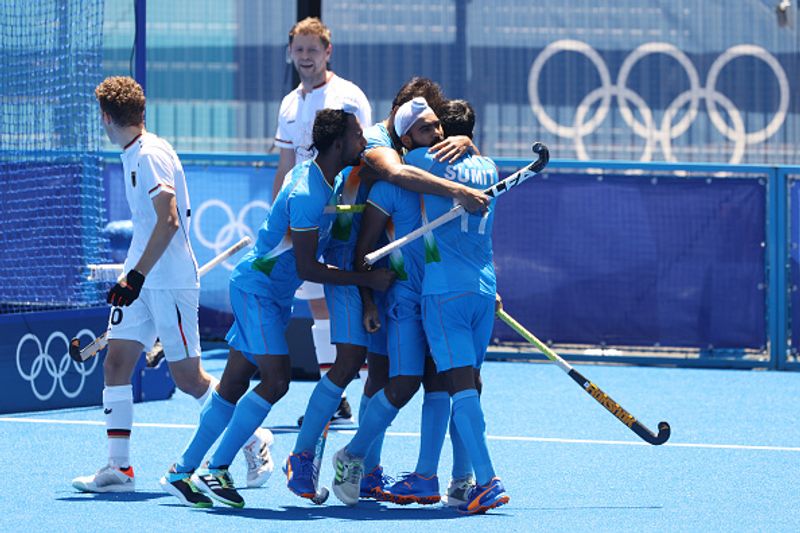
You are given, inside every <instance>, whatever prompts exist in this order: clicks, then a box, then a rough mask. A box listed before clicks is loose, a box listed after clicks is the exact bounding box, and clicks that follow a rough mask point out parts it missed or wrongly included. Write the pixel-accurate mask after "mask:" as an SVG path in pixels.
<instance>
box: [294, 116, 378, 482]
mask: <svg viewBox="0 0 800 533" xmlns="http://www.w3.org/2000/svg"><path fill="white" fill-rule="evenodd" d="M350 117H351V119H352V120H350V121H349V122H348V129H347V132H346V133H345V135H344V138H345V141H346V146H347V148H346V149H344V150H343V151H342V152H341V154H340V157H341V159H340V160H338V161H336V160H331V158H329V157H322V156H318V158H317V162H318V164H319V166H320V168H322V169H323V171H325V170H327V169H328V168H341V167H340V165H354V164H357V163H358V161H359V157H360V154H361V153H362V152H363V150H364V146H365V144H366V141H365V139H364V137H363V132H362V130H361V128H360V126H359V124H358V121H357V119H355V117H354V116H353V115H350ZM315 127H316V126H315ZM317 241H318V232H317V231H316V230H314V229H310V230H309V231H302V232H296V233H295V234H293V242H294V247H295V254H296V257H297V274H298V276H299V277H300V278H301V279H303V280H307V281H314V282H318V283H324V284H326V285H356V286H364V287H369V288H373V289H376V290H380V291H382V290H385V289H386V288H388V287H389V285H391V283H392V282H393V281H394V273H393V272H391V271H389V270H387V269H376V270H373V271H369V272H356V271H347V270H343V269H340V268H337V267H336V266H334V265H331V264H325V263H321V262H320V261H319V260H318V259H317V257H318V256H319V255H320V254H319V251H318V248H317V246H316V242H317ZM343 348H346V349H343ZM365 354H366V346H358V345H355V344H345V345H342V344H340V343H337V358H336V362H335V363H334V364H333V366H332V367H331V369H330V370H329V371H328V373H327V374H326V375H324V376H323V377H322V379H321V380H320V381H319V383H318V384H317V386H316V387H315V388H314V392H313V393H312V395H311V398H310V399H309V403H308V407H307V409H306V412H305V415H304V420H303V425H302V427H301V430H300V433H299V434H298V437H297V441H296V443H295V447H294V449H293V452H292V454H290V456H289V457H288V459H287V461H286V467H285V471H286V474H287V486H288V488H289V489H290V490H291V491H292V492H294V493H295V494H297V495H298V496H301V497H304V498H313V497H314V494H315V490H316V482H317V477H316V476H317V474H318V473H317V472H316V471H315V468H314V467H313V460H314V453H315V447H316V443H317V440H318V438H319V435H321V434H322V432H323V431H324V427H325V424H326V423H327V422H328V420H330V417H331V414H332V413H333V412H334V411H335V409H336V407H337V406H338V404H339V399H340V397H341V394H342V392H343V390H344V387H346V386H347V384H348V383H350V381H351V380H352V379H353V378H354V377H355V376H356V374H357V373H358V371H359V369H360V368H361V366H362V364H363V363H364V356H365Z"/></svg>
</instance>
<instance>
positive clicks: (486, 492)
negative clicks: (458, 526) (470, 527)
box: [457, 477, 509, 514]
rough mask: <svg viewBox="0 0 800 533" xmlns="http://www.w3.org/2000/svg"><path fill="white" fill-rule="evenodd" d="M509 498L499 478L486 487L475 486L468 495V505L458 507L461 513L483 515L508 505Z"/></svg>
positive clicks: (493, 479)
mask: <svg viewBox="0 0 800 533" xmlns="http://www.w3.org/2000/svg"><path fill="white" fill-rule="evenodd" d="M508 500H509V497H508V494H506V489H505V487H503V483H502V482H501V481H500V478H499V477H493V478H492V480H491V481H489V483H487V484H486V485H475V486H474V487H472V489H471V490H470V491H469V494H468V495H467V503H465V504H463V505H459V506H458V507H457V509H458V512H459V513H463V514H481V513H485V512H486V511H488V510H489V509H495V508H497V507H500V506H501V505H505V504H507V503H508Z"/></svg>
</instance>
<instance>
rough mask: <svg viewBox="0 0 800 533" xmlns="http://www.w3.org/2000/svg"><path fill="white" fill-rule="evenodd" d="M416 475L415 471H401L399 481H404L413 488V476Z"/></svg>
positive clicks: (403, 482)
mask: <svg viewBox="0 0 800 533" xmlns="http://www.w3.org/2000/svg"><path fill="white" fill-rule="evenodd" d="M412 477H415V474H414V472H402V473H400V477H398V478H397V483H398V484H399V483H402V484H403V485H405V486H406V487H408V488H411V481H410V480H411V478H412Z"/></svg>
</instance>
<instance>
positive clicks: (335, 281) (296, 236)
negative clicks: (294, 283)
mask: <svg viewBox="0 0 800 533" xmlns="http://www.w3.org/2000/svg"><path fill="white" fill-rule="evenodd" d="M318 241H319V232H318V231H317V230H309V231H293V232H292V246H293V247H294V253H295V259H296V262H297V275H298V276H299V277H300V278H301V279H303V280H306V281H313V282H316V283H330V284H332V285H358V286H359V287H369V288H371V289H375V290H377V291H385V290H386V289H388V288H389V286H390V285H391V284H392V283H393V282H394V278H395V274H394V272H392V271H391V270H388V269H386V268H378V269H375V270H371V271H369V272H350V271H347V270H341V269H338V268H336V267H335V266H332V265H326V264H324V263H320V262H319V261H317V257H316V252H317V242H318Z"/></svg>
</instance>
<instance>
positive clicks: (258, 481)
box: [242, 428, 275, 487]
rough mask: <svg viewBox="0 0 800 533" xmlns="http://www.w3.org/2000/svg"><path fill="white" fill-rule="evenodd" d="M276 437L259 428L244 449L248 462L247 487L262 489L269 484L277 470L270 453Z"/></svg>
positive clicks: (265, 429) (268, 431)
mask: <svg viewBox="0 0 800 533" xmlns="http://www.w3.org/2000/svg"><path fill="white" fill-rule="evenodd" d="M273 442H275V437H274V436H273V435H272V432H271V431H270V430H268V429H267V428H258V429H257V430H256V432H255V433H253V436H252V437H250V439H249V440H248V441H247V442H246V443H245V445H244V446H243V447H242V450H243V451H244V458H245V460H246V461H247V486H248V487H260V486H261V485H263V484H264V483H266V482H267V480H268V479H269V477H270V476H271V475H272V471H273V470H275V462H274V461H273V460H272V454H271V453H270V452H269V448H270V446H272V443H273Z"/></svg>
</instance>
